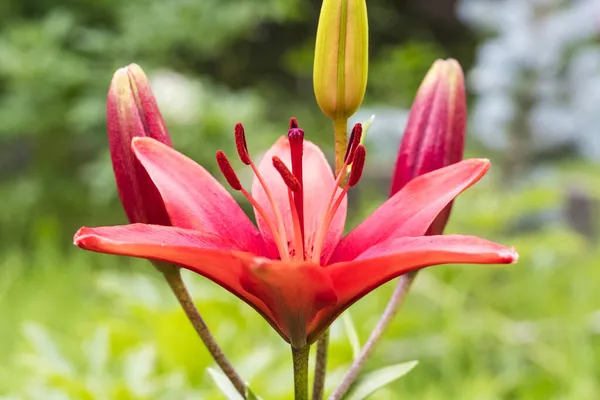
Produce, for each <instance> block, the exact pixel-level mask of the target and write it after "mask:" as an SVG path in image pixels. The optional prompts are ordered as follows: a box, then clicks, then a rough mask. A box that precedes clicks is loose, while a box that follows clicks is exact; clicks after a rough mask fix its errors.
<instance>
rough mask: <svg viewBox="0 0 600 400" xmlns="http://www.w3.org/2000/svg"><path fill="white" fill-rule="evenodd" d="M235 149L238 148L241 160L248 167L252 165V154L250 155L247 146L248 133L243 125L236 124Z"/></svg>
mask: <svg viewBox="0 0 600 400" xmlns="http://www.w3.org/2000/svg"><path fill="white" fill-rule="evenodd" d="M234 132H235V147H236V148H237V152H238V155H239V156H240V160H242V162H243V163H244V164H246V165H250V154H249V153H248V145H247V144H246V133H245V132H244V125H242V124H241V123H239V122H238V123H237V124H235V129H234Z"/></svg>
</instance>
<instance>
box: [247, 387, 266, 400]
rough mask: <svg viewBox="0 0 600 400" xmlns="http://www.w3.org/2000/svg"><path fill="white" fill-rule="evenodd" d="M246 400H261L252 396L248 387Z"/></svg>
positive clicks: (252, 393)
mask: <svg viewBox="0 0 600 400" xmlns="http://www.w3.org/2000/svg"><path fill="white" fill-rule="evenodd" d="M246 399H248V400H262V399H261V398H260V397H258V396H257V395H255V394H254V392H253V391H252V390H251V389H250V386H246Z"/></svg>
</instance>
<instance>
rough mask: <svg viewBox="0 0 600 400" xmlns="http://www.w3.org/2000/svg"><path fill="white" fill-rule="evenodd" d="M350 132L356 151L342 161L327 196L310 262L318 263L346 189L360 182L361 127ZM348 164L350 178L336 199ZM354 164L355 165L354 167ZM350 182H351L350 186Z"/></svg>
mask: <svg viewBox="0 0 600 400" xmlns="http://www.w3.org/2000/svg"><path fill="white" fill-rule="evenodd" d="M352 132H353V135H352V136H351V139H352V142H351V143H350V146H352V147H354V145H356V149H355V150H354V151H352V153H351V154H350V155H349V156H348V157H346V159H345V160H344V165H342V168H341V169H340V173H339V174H338V176H337V178H336V179H335V182H334V184H333V191H332V193H331V195H330V196H329V200H328V201H327V205H326V206H325V208H324V209H323V214H322V216H321V219H320V223H319V225H318V226H319V229H318V231H317V234H316V235H315V238H314V240H313V253H312V261H313V262H320V257H321V250H322V248H323V244H324V241H325V235H326V234H327V232H328V231H329V226H330V225H331V221H333V218H334V217H335V214H336V213H337V211H338V209H339V207H340V205H341V204H342V200H343V199H344V196H346V194H347V193H348V189H350V187H351V186H354V185H356V183H358V180H360V177H361V175H362V170H363V168H364V163H365V157H366V149H365V147H364V146H363V145H360V144H358V143H360V137H361V135H362V126H361V125H360V124H356V125H354V129H352ZM357 139H358V140H357ZM350 146H349V148H350ZM361 148H362V149H361ZM360 158H362V161H361V160H360ZM350 163H352V164H353V165H352V171H351V175H350V178H349V179H348V182H346V184H345V185H344V187H343V189H342V192H341V193H340V195H339V196H338V197H337V198H336V197H335V195H336V193H337V189H338V187H339V186H340V182H341V181H342V177H343V176H344V175H345V174H344V171H346V168H347V167H348V164H350ZM355 163H356V165H355ZM351 181H352V184H350V183H351ZM334 199H335V202H334Z"/></svg>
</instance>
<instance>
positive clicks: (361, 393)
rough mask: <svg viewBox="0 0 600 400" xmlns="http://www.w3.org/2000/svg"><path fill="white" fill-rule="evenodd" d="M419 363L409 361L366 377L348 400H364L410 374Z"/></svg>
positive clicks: (371, 373) (357, 385)
mask: <svg viewBox="0 0 600 400" xmlns="http://www.w3.org/2000/svg"><path fill="white" fill-rule="evenodd" d="M418 363H419V362H418V361H408V362H405V363H402V364H396V365H391V366H389V367H384V368H381V369H378V370H376V371H373V372H370V373H368V374H366V375H364V376H363V377H362V378H361V379H360V381H359V382H358V383H357V384H356V386H355V387H354V388H353V389H352V391H351V392H350V395H349V396H348V398H347V399H346V400H364V399H366V398H367V396H369V395H371V394H373V393H375V392H376V391H377V390H379V389H381V388H382V387H384V386H386V385H388V384H390V383H392V382H394V381H395V380H396V379H399V378H401V377H403V376H404V375H406V374H407V373H409V372H410V371H411V370H412V369H413V368H414V367H415V366H416V365H417V364H418Z"/></svg>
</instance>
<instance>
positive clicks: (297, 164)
mask: <svg viewBox="0 0 600 400" xmlns="http://www.w3.org/2000/svg"><path fill="white" fill-rule="evenodd" d="M288 140H289V142H290V156H291V159H292V172H293V174H294V176H295V177H296V179H297V180H298V183H299V184H300V191H298V192H295V193H294V204H296V210H298V220H299V223H300V232H301V233H302V243H304V192H303V190H302V189H303V186H304V182H303V171H302V157H303V152H304V131H303V130H302V129H300V128H298V121H297V120H296V118H292V119H291V120H290V130H289V132H288Z"/></svg>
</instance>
